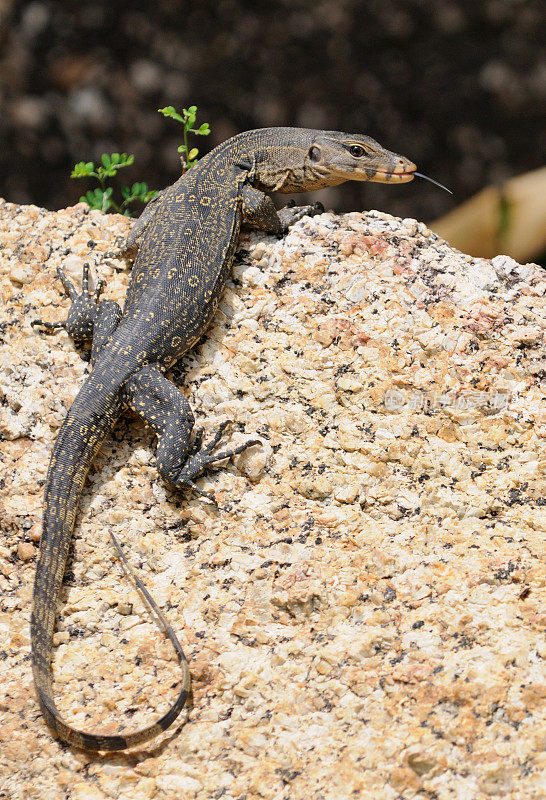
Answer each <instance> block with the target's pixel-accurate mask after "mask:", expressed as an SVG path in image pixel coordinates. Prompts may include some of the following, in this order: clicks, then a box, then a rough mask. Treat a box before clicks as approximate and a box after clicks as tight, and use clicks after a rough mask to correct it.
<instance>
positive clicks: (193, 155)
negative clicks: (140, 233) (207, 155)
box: [188, 147, 199, 161]
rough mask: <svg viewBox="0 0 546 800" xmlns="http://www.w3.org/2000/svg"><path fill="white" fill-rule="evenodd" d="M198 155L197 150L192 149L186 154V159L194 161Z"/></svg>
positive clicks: (195, 148)
mask: <svg viewBox="0 0 546 800" xmlns="http://www.w3.org/2000/svg"><path fill="white" fill-rule="evenodd" d="M198 155H199V150H198V149H197V147H192V149H191V150H190V152H189V153H188V158H189V160H190V161H195V159H196V158H197V156H198Z"/></svg>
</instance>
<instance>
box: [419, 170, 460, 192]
mask: <svg viewBox="0 0 546 800" xmlns="http://www.w3.org/2000/svg"><path fill="white" fill-rule="evenodd" d="M413 174H414V176H415V177H416V178H424V179H425V180H426V181H430V182H431V183H433V184H434V185H435V186H439V187H440V189H445V190H446V192H449V194H453V192H452V191H451V189H448V188H447V186H444V185H443V183H438V181H434V180H432V178H429V177H428V175H423V173H422V172H414V173H413Z"/></svg>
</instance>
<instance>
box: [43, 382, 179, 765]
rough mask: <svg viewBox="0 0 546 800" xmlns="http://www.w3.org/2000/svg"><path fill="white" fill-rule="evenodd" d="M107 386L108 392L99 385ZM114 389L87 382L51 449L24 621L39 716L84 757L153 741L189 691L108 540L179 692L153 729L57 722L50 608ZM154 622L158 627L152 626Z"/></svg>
mask: <svg viewBox="0 0 546 800" xmlns="http://www.w3.org/2000/svg"><path fill="white" fill-rule="evenodd" d="M106 383H108V384H109V385H108V388H106V386H105V384H106ZM122 408H123V405H122V400H121V392H120V391H119V387H117V386H116V387H115V388H112V384H111V383H110V382H109V381H104V383H102V384H101V383H99V382H98V381H97V379H96V378H95V377H94V375H93V374H92V375H91V376H90V377H89V378H88V380H87V381H86V383H85V384H84V386H83V387H82V389H81V391H80V393H79V394H78V396H77V397H76V400H75V401H74V403H73V405H72V408H71V409H70V411H69V413H68V415H67V417H66V419H65V421H64V423H63V425H62V427H61V429H60V432H59V435H58V437H57V441H56V442H55V447H54V449H53V454H52V456H51V462H50V465H49V471H48V475H47V480H46V488H45V499H44V516H43V530H42V536H41V539H40V552H39V555H38V562H37V565H36V577H35V581H34V595H33V609H32V617H31V625H30V630H31V648H32V670H33V674H34V683H35V686H36V690H37V693H38V699H39V702H40V708H41V710H42V713H43V715H44V717H45V719H46V721H47V723H48V725H49V726H50V727H51V729H52V730H53V731H54V732H55V733H56V734H57V736H59V737H60V738H61V739H63V740H64V741H66V742H68V743H69V744H71V745H74V746H76V747H82V748H85V749H87V750H123V749H125V748H127V747H133V746H134V745H137V744H140V743H142V742H145V741H147V740H148V739H152V738H153V737H154V736H157V735H158V734H159V733H161V732H162V731H164V730H166V729H167V728H168V727H169V725H170V724H171V723H172V722H173V721H174V720H175V719H176V717H177V716H178V714H179V713H180V711H181V710H182V708H183V707H184V705H185V702H186V698H187V696H188V692H189V687H190V675H189V669H188V665H187V662H186V659H185V656H184V653H183V651H182V647H181V645H180V643H179V641H178V639H177V637H176V635H175V633H174V631H173V630H172V628H171V627H170V626H169V625H168V623H167V621H166V620H165V618H164V617H163V615H162V613H161V611H160V610H159V609H158V607H157V605H156V604H155V602H154V601H153V599H152V598H151V596H150V595H149V593H148V592H147V590H146V587H145V586H144V584H143V583H142V581H140V579H139V578H137V577H136V576H135V575H134V573H133V572H132V570H131V568H130V567H129V565H128V563H127V561H126V559H125V557H124V555H123V552H122V551H121V548H120V546H119V544H118V543H117V541H116V540H115V539H114V544H115V545H116V547H117V549H118V552H119V553H120V555H121V558H122V561H123V563H124V567H125V568H126V569H128V570H129V572H130V574H131V575H132V577H133V579H134V580H135V583H136V584H137V588H138V589H139V591H140V592H141V594H143V595H144V597H145V599H146V601H147V604H148V606H149V607H151V609H152V610H153V611H154V612H155V616H156V618H157V619H158V620H159V622H158V624H159V625H160V627H162V628H163V630H164V631H165V633H166V634H167V636H168V637H169V639H170V640H171V642H172V644H173V646H174V648H175V650H176V653H177V655H178V659H179V661H180V664H181V666H182V687H181V689H180V693H179V695H178V697H177V698H176V700H175V702H174V703H173V704H172V706H171V707H170V708H169V709H168V711H167V712H166V713H165V714H164V715H163V716H162V717H161V718H160V719H159V720H157V721H156V722H155V723H153V724H152V725H149V726H147V727H145V728H141V729H140V730H137V731H134V732H133V733H128V734H127V735H125V736H122V735H119V736H118V735H100V734H94V733H87V732H85V731H80V730H78V729H77V728H75V727H73V726H72V725H70V724H68V723H67V722H65V721H64V720H63V718H62V717H61V714H60V712H59V710H58V709H57V707H56V705H55V701H54V700H53V685H52V674H51V655H52V647H53V632H54V628H55V612H56V605H57V601H58V598H59V593H60V590H61V584H62V580H63V575H64V571H65V566H66V559H67V556H68V548H69V545H70V540H71V537H72V531H73V528H74V522H75V518H76V512H77V508H78V503H79V499H80V495H81V493H82V489H83V485H84V482H85V478H86V476H87V472H88V471H89V467H90V466H91V463H92V461H93V458H94V457H95V455H96V454H97V452H98V450H99V448H100V446H101V445H102V443H103V442H104V440H105V439H106V437H107V436H108V434H109V433H110V431H111V429H112V427H113V426H114V423H115V422H116V420H117V418H118V417H119V415H120V413H121V411H122ZM156 621H157V620H156Z"/></svg>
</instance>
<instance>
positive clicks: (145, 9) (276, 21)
mask: <svg viewBox="0 0 546 800" xmlns="http://www.w3.org/2000/svg"><path fill="white" fill-rule="evenodd" d="M543 29H544V5H543V3H542V2H541V0H478V1H477V0H398V1H396V0H369V2H359V1H358V0H275V1H273V0H272V1H271V2H265V1H261V2H260V0H194V2H192V3H186V2H176V1H175V0H155V2H138V0H92V2H85V3H84V2H77V0H32V1H31V2H28V1H24V0H0V145H1V146H0V196H3V197H5V198H6V199H8V200H11V201H14V202H18V203H36V204H39V205H42V206H45V207H46V208H50V209H56V208H60V207H63V206H66V205H69V204H73V203H75V202H77V200H78V197H79V196H80V195H81V194H83V193H84V191H85V190H86V189H88V188H91V187H92V186H94V184H92V183H90V182H87V181H75V180H71V179H70V178H69V175H70V170H71V167H72V166H73V164H74V163H75V162H76V161H80V160H86V161H87V160H96V159H97V158H99V157H100V154H101V153H102V152H112V151H125V152H129V153H134V154H135V157H136V161H135V165H134V166H133V167H131V168H130V171H129V170H125V171H124V172H122V173H121V175H122V177H123V178H124V179H125V181H129V182H132V181H134V180H144V181H147V182H148V184H149V185H150V186H151V187H153V188H160V187H162V186H164V185H166V184H168V183H172V182H173V181H174V180H175V179H176V178H177V177H178V175H179V173H180V162H179V156H178V153H177V145H178V144H180V142H181V129H180V128H179V126H178V125H177V123H175V122H174V121H172V120H167V119H164V118H163V117H162V116H160V115H159V114H158V113H157V111H156V110H157V109H158V108H159V107H161V106H165V105H174V106H176V107H178V108H181V107H182V106H186V107H187V106H188V105H191V104H195V105H197V106H198V108H199V115H198V123H199V122H204V121H207V122H209V123H210V125H211V128H212V134H211V136H209V137H208V138H204V137H199V138H196V139H195V140H194V144H195V145H197V146H198V147H201V149H202V151H205V150H207V149H209V148H210V147H212V146H214V145H216V144H217V143H218V142H220V141H222V140H223V139H225V138H227V137H229V136H231V135H232V134H234V133H237V132H239V131H241V130H245V129H248V128H254V127H261V126H268V125H300V126H305V127H319V128H331V129H339V130H348V131H355V132H356V131H359V132H363V133H367V134H369V135H371V136H373V137H374V138H376V139H378V140H379V141H380V142H381V143H382V144H383V145H384V146H386V147H388V148H389V149H392V150H395V151H397V152H399V153H402V154H404V155H406V156H408V157H410V158H411V159H412V160H414V161H415V162H416V163H417V164H418V165H419V168H420V169H421V170H422V171H423V172H425V173H427V174H429V175H430V176H432V177H434V178H436V179H437V180H439V181H441V182H442V183H445V184H446V185H448V186H449V187H450V188H451V189H452V190H453V191H454V196H453V197H450V196H449V195H448V194H447V193H445V192H442V191H441V190H440V189H436V188H435V187H433V186H431V185H430V184H427V183H425V182H424V181H418V180H416V181H414V182H412V183H410V184H406V185H403V186H397V187H390V186H379V185H372V184H351V185H347V186H344V187H341V188H337V189H331V190H328V191H329V194H328V195H326V197H324V196H323V198H322V199H323V201H324V202H325V204H326V205H328V206H332V207H334V208H335V209H336V210H337V211H340V212H341V211H345V210H355V209H361V208H380V209H385V210H388V211H389V212H391V213H393V214H398V215H401V216H412V217H418V218H422V219H425V220H430V219H433V218H435V217H437V216H439V215H440V214H442V213H444V212H446V211H447V210H449V209H450V208H452V207H453V206H454V205H455V204H457V203H460V202H462V201H463V200H465V199H466V198H468V197H469V196H470V195H472V194H474V193H475V192H477V191H479V190H480V189H481V188H483V187H484V186H486V185H488V184H495V183H502V182H503V181H504V180H506V179H507V178H508V177H510V176H512V175H517V174H520V173H523V172H525V171H527V170H531V169H534V168H536V167H539V166H542V164H543V158H544V152H545V127H544V111H545V95H546V62H545V61H544V47H543V44H544V42H543V41H542V36H543V33H542V31H543Z"/></svg>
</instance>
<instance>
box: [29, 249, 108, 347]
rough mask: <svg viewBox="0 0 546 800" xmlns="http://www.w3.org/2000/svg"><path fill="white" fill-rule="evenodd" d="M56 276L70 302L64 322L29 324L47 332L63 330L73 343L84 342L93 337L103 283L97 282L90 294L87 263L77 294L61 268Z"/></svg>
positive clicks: (36, 322) (35, 322) (84, 266)
mask: <svg viewBox="0 0 546 800" xmlns="http://www.w3.org/2000/svg"><path fill="white" fill-rule="evenodd" d="M57 275H58V276H59V278H60V280H61V282H62V284H63V286H64V288H65V290H66V293H67V294H68V296H69V297H70V299H71V301H72V303H71V305H70V308H69V310H68V316H67V318H66V320H65V321H64V322H43V321H42V320H34V321H33V322H32V323H31V324H32V325H33V326H38V327H41V328H45V330H49V331H51V330H56V329H58V328H64V329H65V330H66V332H67V333H68V335H69V336H71V337H72V339H74V341H76V342H85V341H87V340H89V339H91V338H92V336H93V326H94V323H95V319H96V316H97V307H98V301H99V297H100V293H101V291H102V287H103V286H104V281H98V283H97V285H96V287H95V290H94V291H93V293H92V294H91V293H90V291H89V264H88V263H87V262H86V263H85V264H84V265H83V271H82V290H81V293H79V294H78V291H77V289H76V287H75V286H74V284H73V283H72V282H71V281H70V280H69V279H68V277H67V276H66V273H65V272H64V270H63V269H62V267H57Z"/></svg>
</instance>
